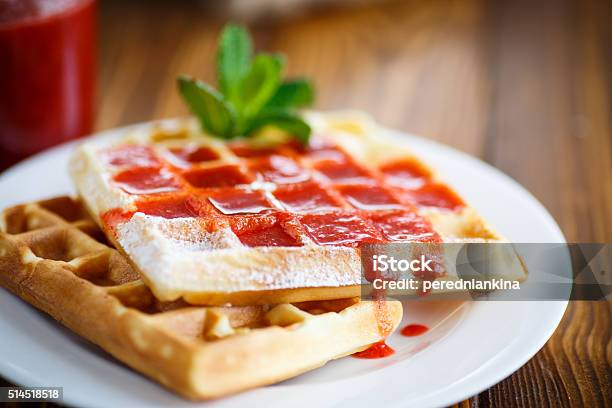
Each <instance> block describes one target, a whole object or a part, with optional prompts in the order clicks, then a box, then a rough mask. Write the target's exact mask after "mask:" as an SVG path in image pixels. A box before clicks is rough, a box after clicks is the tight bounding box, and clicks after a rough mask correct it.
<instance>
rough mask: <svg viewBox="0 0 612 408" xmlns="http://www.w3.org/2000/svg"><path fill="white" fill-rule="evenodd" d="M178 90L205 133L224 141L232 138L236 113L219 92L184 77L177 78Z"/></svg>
mask: <svg viewBox="0 0 612 408" xmlns="http://www.w3.org/2000/svg"><path fill="white" fill-rule="evenodd" d="M178 88H179V91H180V93H181V95H182V96H183V99H184V100H185V102H187V105H188V106H189V108H190V109H191V111H192V112H193V114H194V115H195V116H196V117H197V118H198V120H199V121H200V124H201V125H202V128H203V129H204V130H205V131H207V132H208V133H210V134H211V135H213V136H220V137H222V138H226V139H229V138H231V137H233V136H234V133H233V130H234V125H235V122H236V112H235V111H234V108H233V107H232V105H231V104H229V103H228V102H227V101H226V100H225V99H223V96H222V95H221V94H220V93H219V92H217V91H216V90H215V89H213V88H212V87H210V86H209V85H207V84H205V83H203V82H200V81H198V80H194V79H191V78H189V77H185V76H180V77H179V78H178Z"/></svg>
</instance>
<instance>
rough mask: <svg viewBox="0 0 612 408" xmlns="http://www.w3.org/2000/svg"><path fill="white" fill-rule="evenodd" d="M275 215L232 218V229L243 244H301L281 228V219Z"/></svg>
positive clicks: (256, 245) (287, 245)
mask: <svg viewBox="0 0 612 408" xmlns="http://www.w3.org/2000/svg"><path fill="white" fill-rule="evenodd" d="M279 218H280V217H277V216H276V215H272V214H267V215H262V216H243V217H239V219H237V220H234V221H235V222H234V223H233V225H232V229H233V231H234V232H235V233H236V235H237V236H238V239H240V242H242V243H243V244H244V245H246V246H249V247H259V246H283V247H295V246H301V245H302V244H301V243H300V242H298V240H297V239H295V238H294V237H293V236H291V235H289V234H288V233H287V231H286V230H285V228H283V223H282V220H280V219H279Z"/></svg>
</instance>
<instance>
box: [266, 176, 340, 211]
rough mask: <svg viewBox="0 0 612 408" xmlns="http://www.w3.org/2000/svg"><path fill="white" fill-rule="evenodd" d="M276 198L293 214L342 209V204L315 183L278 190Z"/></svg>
mask: <svg viewBox="0 0 612 408" xmlns="http://www.w3.org/2000/svg"><path fill="white" fill-rule="evenodd" d="M274 196H275V197H276V198H277V199H278V200H279V201H281V203H282V204H283V205H284V206H285V207H287V209H288V210H290V211H293V212H308V211H317V210H325V209H331V208H338V207H340V203H339V202H338V200H336V199H335V198H334V197H332V196H331V195H330V194H329V193H328V192H327V191H325V190H324V189H322V188H321V187H319V186H318V185H317V184H315V183H304V184H296V185H292V186H287V187H284V188H283V187H281V188H278V189H277V190H276V191H275V192H274Z"/></svg>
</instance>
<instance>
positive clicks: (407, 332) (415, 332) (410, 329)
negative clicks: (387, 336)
mask: <svg viewBox="0 0 612 408" xmlns="http://www.w3.org/2000/svg"><path fill="white" fill-rule="evenodd" d="M428 330H429V328H428V327H427V326H425V325H422V324H409V325H407V326H406V327H404V328H402V330H400V333H401V334H402V336H406V337H414V336H420V335H421V334H425V333H427V331H428Z"/></svg>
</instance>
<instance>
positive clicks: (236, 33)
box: [217, 24, 253, 103]
mask: <svg viewBox="0 0 612 408" xmlns="http://www.w3.org/2000/svg"><path fill="white" fill-rule="evenodd" d="M252 47H253V46H252V43H251V37H250V36H249V33H248V31H247V30H246V29H245V28H244V27H242V26H238V25H233V24H229V25H227V26H226V27H225V28H224V29H223V32H222V33H221V37H220V39H219V48H218V50H217V80H218V82H219V88H220V90H221V93H223V95H225V97H226V98H227V99H228V100H229V101H231V102H232V103H236V102H237V101H238V100H239V99H240V95H239V92H240V83H241V81H242V79H243V78H244V76H245V75H246V74H247V72H248V70H249V66H250V60H251V52H252Z"/></svg>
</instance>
